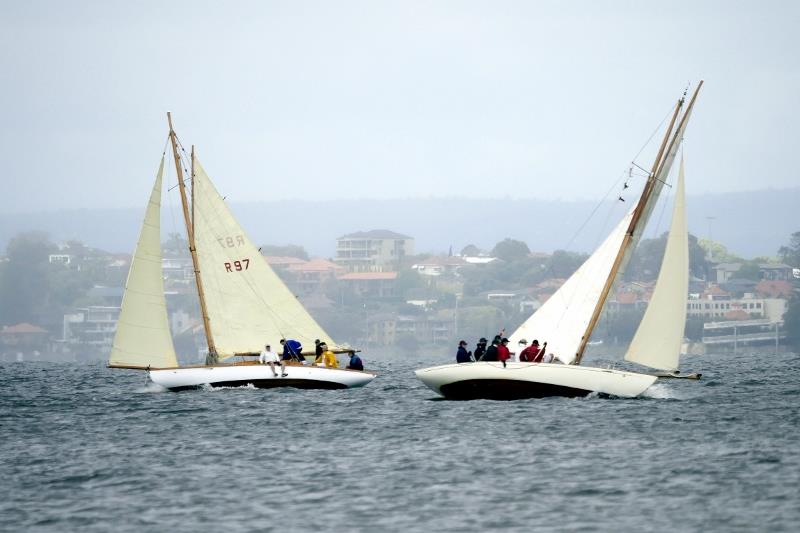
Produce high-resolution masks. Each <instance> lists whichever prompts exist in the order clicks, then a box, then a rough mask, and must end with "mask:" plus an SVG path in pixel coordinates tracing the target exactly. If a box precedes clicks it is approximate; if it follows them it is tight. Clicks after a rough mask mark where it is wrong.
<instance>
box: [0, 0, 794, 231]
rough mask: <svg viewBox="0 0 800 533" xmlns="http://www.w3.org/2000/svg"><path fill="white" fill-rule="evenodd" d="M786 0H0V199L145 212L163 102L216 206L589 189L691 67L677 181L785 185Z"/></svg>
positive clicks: (636, 144)
mask: <svg viewBox="0 0 800 533" xmlns="http://www.w3.org/2000/svg"><path fill="white" fill-rule="evenodd" d="M798 6H800V2H764V1H761V2H752V1H748V2H729V1H725V2H700V1H697V0H694V1H689V2H675V1H673V2H622V1H617V2H599V1H587V2H562V1H558V2H556V1H554V2H535V1H520V2H502V1H484V2H414V1H398V2H369V1H365V2H343V1H341V2H335V1H328V2H299V1H287V2H267V1H259V2H200V1H197V0H192V1H190V2H177V1H169V2H167V1H163V0H159V1H157V2H138V1H137V2H132V1H129V0H126V1H120V2H116V1H98V2H80V1H68V2H67V1H64V2H62V1H51V2H41V1H11V0H5V1H2V2H0V78H1V79H0V82H1V83H0V101H2V106H1V107H0V109H1V111H0V113H2V116H0V161H2V163H3V169H2V172H0V176H1V177H0V180H2V182H1V183H2V191H3V200H2V206H3V209H4V210H6V211H12V212H15V211H30V210H39V209H45V210H49V209H55V208H81V207H142V208H143V206H144V204H145V202H146V199H147V197H148V195H149V191H150V187H151V186H152V179H153V175H154V172H155V170H156V167H157V164H158V159H159V157H160V154H161V150H162V147H163V146H164V141H165V139H166V134H167V125H166V118H165V112H166V111H167V110H171V111H172V112H173V114H174V117H175V124H176V130H177V131H178V134H179V136H180V137H181V139H182V141H183V143H184V144H186V145H187V146H188V145H190V144H196V145H197V149H198V153H199V156H200V159H201V161H202V162H203V164H204V167H205V168H206V170H207V171H208V172H209V174H210V175H211V176H212V178H213V179H214V180H215V182H216V183H217V185H218V188H219V189H220V191H221V192H222V193H223V194H225V195H227V196H228V199H229V200H231V201H235V202H236V201H238V202H241V201H250V200H290V199H292V198H307V199H312V200H324V199H337V198H361V197H363V198H389V197H427V196H453V195H461V196H474V197H504V196H512V197H535V198H561V199H577V198H580V199H592V198H596V197H597V196H598V195H602V194H604V193H605V191H606V190H607V189H608V186H609V184H610V183H612V182H613V181H614V180H615V179H616V178H617V177H618V176H619V175H620V173H621V172H622V171H623V170H624V169H625V168H626V167H627V165H628V164H629V161H630V160H631V158H632V157H633V156H634V155H635V154H636V152H637V151H638V150H639V148H640V147H641V145H642V144H643V143H644V142H645V141H646V140H647V138H648V137H649V136H650V134H651V132H652V131H653V129H654V128H655V127H656V126H657V125H658V124H659V123H660V122H661V120H662V119H663V118H664V116H665V115H666V114H667V112H668V111H669V108H670V106H672V104H673V103H674V101H675V100H676V99H677V97H679V96H680V94H681V93H682V91H683V90H684V88H685V87H686V86H687V84H688V83H689V82H691V83H692V84H694V83H696V82H697V80H699V79H701V78H703V79H705V80H706V85H705V86H704V89H703V92H702V93H701V96H700V99H699V101H698V104H697V108H696V112H695V114H694V115H693V120H692V123H691V124H690V126H689V132H688V135H687V143H686V159H687V175H688V183H687V189H688V192H689V194H699V193H704V192H711V191H741V190H752V189H758V188H765V187H773V188H786V187H795V186H798V185H800V179H798V172H797V170H796V169H797V163H796V157H797V156H796V152H797V150H798V134H797V131H798V124H800V108H799V106H798V102H800V69H799V68H798V67H799V66H800V38H799V37H798V34H799V33H800V7H798ZM640 162H641V163H642V164H643V166H649V164H650V162H649V160H647V158H642V159H640ZM368 225H369V224H366V226H368ZM366 226H365V227H366Z"/></svg>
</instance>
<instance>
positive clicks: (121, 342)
mask: <svg viewBox="0 0 800 533" xmlns="http://www.w3.org/2000/svg"><path fill="white" fill-rule="evenodd" d="M163 174H164V157H163V156H162V158H161V164H160V165H159V167H158V175H157V176H156V181H155V184H154V185H153V191H152V193H151V194H150V202H149V203H148V204H147V211H146V212H145V216H144V222H143V223H142V230H141V232H140V234H139V242H138V243H137V244H136V251H135V252H134V254H133V259H132V260H131V268H130V272H128V280H127V282H126V283H125V293H124V295H123V297H122V309H121V311H120V315H119V321H118V322H117V331H116V334H115V335H114V344H113V347H112V349H111V356H110V357H109V366H123V367H141V368H146V367H151V368H168V367H176V366H178V361H177V359H176V357H175V348H174V347H173V345H172V337H171V335H170V331H169V319H168V317H167V302H166V298H165V297H164V280H163V277H162V273H161V220H160V216H161V213H160V210H161V182H162V177H163Z"/></svg>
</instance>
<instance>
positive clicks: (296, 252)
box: [261, 244, 308, 261]
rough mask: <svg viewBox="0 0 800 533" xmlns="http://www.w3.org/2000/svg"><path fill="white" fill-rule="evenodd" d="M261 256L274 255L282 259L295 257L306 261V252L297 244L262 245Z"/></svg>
mask: <svg viewBox="0 0 800 533" xmlns="http://www.w3.org/2000/svg"><path fill="white" fill-rule="evenodd" d="M261 254H262V255H275V256H284V257H296V258H298V259H303V260H304V261H308V252H306V249H305V248H303V247H302V246H300V245H299V244H285V245H283V246H278V245H275V244H264V245H262V246H261Z"/></svg>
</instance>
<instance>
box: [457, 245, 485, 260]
mask: <svg viewBox="0 0 800 533" xmlns="http://www.w3.org/2000/svg"><path fill="white" fill-rule="evenodd" d="M480 254H481V249H480V248H478V247H477V246H475V245H474V244H468V245H466V246H465V247H463V248H462V249H461V255H466V256H472V257H474V256H477V255H480Z"/></svg>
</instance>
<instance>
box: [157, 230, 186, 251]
mask: <svg viewBox="0 0 800 533" xmlns="http://www.w3.org/2000/svg"><path fill="white" fill-rule="evenodd" d="M161 248H162V250H163V251H164V255H165V256H167V257H182V256H186V255H189V242H188V241H187V240H186V238H185V237H184V236H183V235H182V234H180V233H170V234H169V235H167V240H166V241H164V242H163V243H162V245H161Z"/></svg>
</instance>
